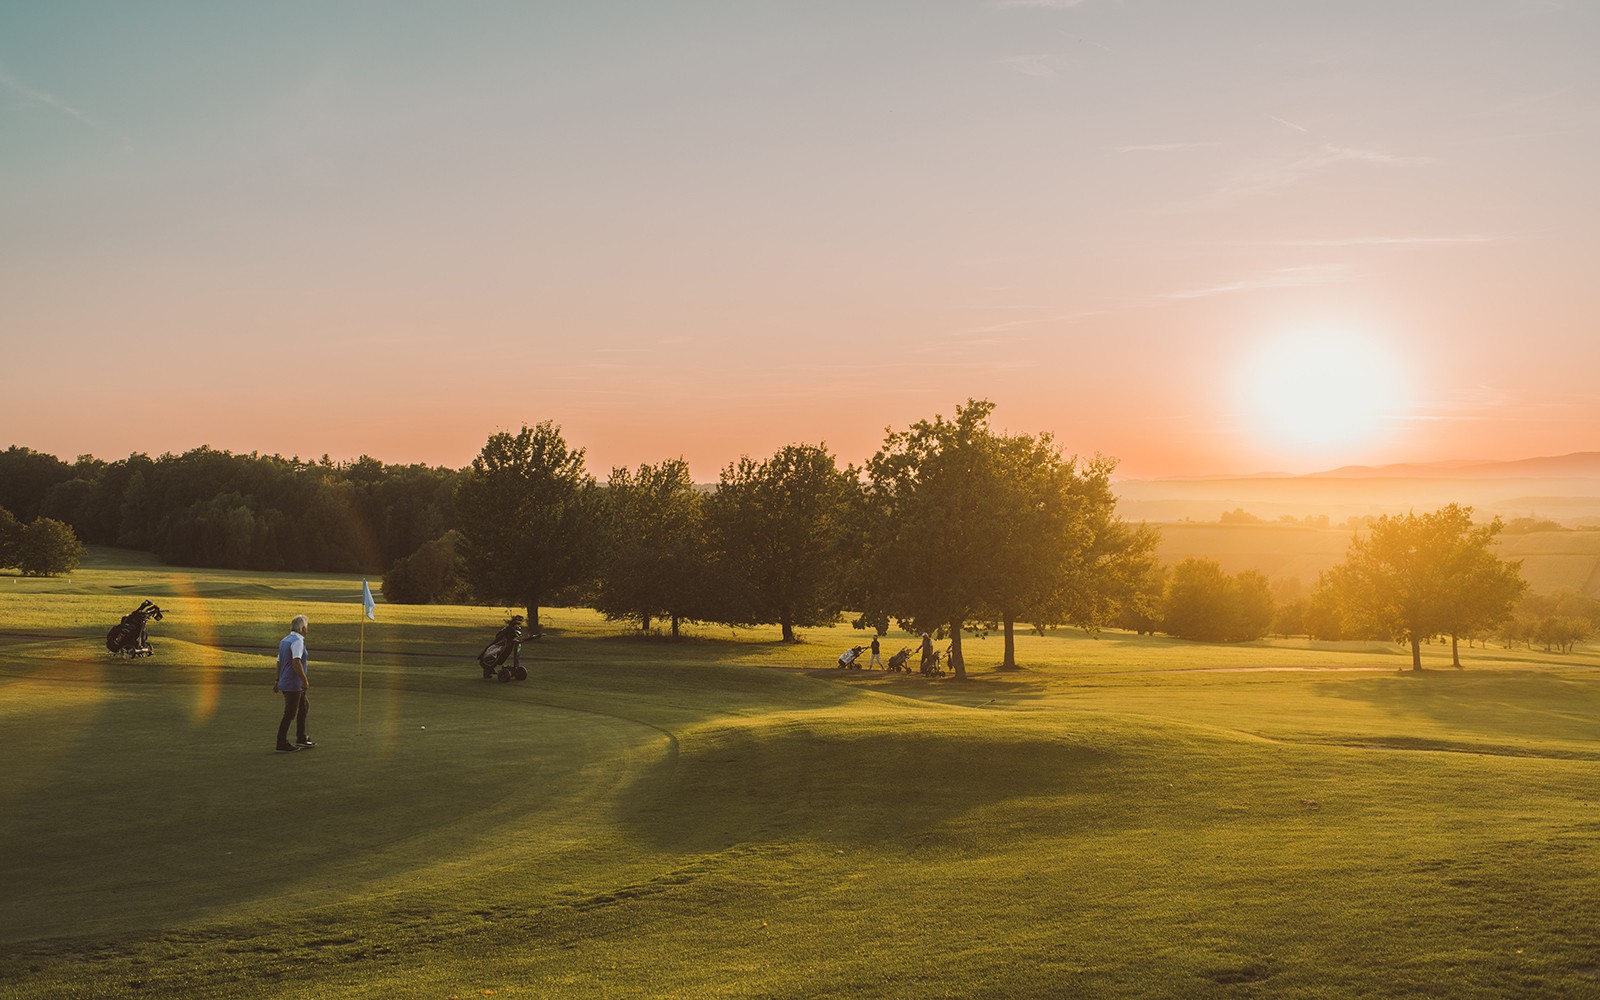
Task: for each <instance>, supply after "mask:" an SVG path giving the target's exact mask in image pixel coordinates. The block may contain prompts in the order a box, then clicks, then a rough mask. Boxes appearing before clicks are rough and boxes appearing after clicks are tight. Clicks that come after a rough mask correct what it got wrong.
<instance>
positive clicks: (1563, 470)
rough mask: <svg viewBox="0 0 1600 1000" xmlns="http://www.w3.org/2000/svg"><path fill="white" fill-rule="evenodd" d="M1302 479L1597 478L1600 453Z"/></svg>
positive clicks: (1352, 470)
mask: <svg viewBox="0 0 1600 1000" xmlns="http://www.w3.org/2000/svg"><path fill="white" fill-rule="evenodd" d="M1298 478H1305V479H1600V451H1577V452H1573V453H1572V454H1570V455H1556V456H1553V457H1547V458H1522V459H1517V460H1516V461H1511V462H1482V461H1453V462H1409V463H1403V464H1400V465H1379V466H1370V465H1346V466H1343V467H1341V468H1338V469H1330V470H1329V471H1327V472H1313V473H1311V474H1310V475H1308V476H1303V477H1298Z"/></svg>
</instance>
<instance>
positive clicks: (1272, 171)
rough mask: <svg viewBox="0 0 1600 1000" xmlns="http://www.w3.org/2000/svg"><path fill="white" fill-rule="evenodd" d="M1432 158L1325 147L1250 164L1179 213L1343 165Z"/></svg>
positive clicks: (1296, 181)
mask: <svg viewBox="0 0 1600 1000" xmlns="http://www.w3.org/2000/svg"><path fill="white" fill-rule="evenodd" d="M1433 162H1434V159H1433V157H1431V156H1403V155H1399V154H1395V153H1389V152H1386V151H1384V150H1381V149H1363V148H1358V147H1354V146H1335V145H1333V144H1331V143H1323V144H1321V145H1320V146H1318V147H1317V148H1316V149H1315V150H1314V151H1313V152H1310V153H1303V154H1301V155H1298V156H1294V157H1277V158H1273V159H1268V160H1264V161H1260V162H1257V163H1254V164H1251V165H1249V166H1247V167H1246V168H1244V169H1243V170H1240V171H1239V172H1238V173H1236V174H1235V175H1234V177H1233V178H1232V179H1231V180H1229V181H1227V182H1226V183H1224V184H1223V185H1222V187H1220V188H1219V189H1218V190H1217V191H1216V192H1215V193H1213V194H1212V195H1210V196H1209V197H1207V198H1204V199H1201V200H1199V201H1196V202H1191V203H1188V204H1185V205H1181V206H1178V208H1179V209H1201V208H1208V207H1215V206H1216V205H1218V204H1222V203H1226V202H1229V201H1235V200H1237V199H1240V198H1245V197H1249V196H1251V195H1256V194H1261V193H1264V192H1268V191H1275V190H1279V189H1282V188H1287V187H1292V186H1294V185H1296V184H1299V183H1300V182H1302V181H1304V180H1306V179H1307V178H1309V177H1312V176H1314V175H1316V174H1318V173H1321V172H1323V171H1325V170H1328V169H1330V168H1332V167H1337V166H1340V165H1343V164H1366V165H1369V166H1381V167H1416V166H1423V165H1425V164H1429V163H1433Z"/></svg>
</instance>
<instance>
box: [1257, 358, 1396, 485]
mask: <svg viewBox="0 0 1600 1000" xmlns="http://www.w3.org/2000/svg"><path fill="white" fill-rule="evenodd" d="M1398 366H1399V360H1398V359H1397V358H1396V357H1395V356H1394V355H1393V354H1392V353H1391V352H1388V351H1386V350H1385V349H1384V348H1383V347H1382V346H1381V345H1380V344H1378V343H1377V342H1375V341H1373V340H1372V339H1370V338H1367V337H1364V336H1360V335H1356V334H1350V333H1344V332H1338V331H1310V330H1307V331H1299V332H1295V333H1290V334H1286V335H1284V336H1281V337H1277V338H1274V339H1272V340H1270V341H1268V342H1267V343H1265V344H1263V345H1261V346H1260V348H1259V349H1258V351H1257V353H1256V354H1255V355H1254V357H1253V358H1252V359H1251V360H1250V361H1249V362H1248V363H1247V364H1246V365H1244V366H1243V370H1242V372H1241V385H1240V386H1239V395H1240V399H1241V401H1242V402H1243V403H1244V409H1245V411H1246V417H1247V419H1248V421H1249V424H1250V427H1251V429H1252V430H1253V432H1254V434H1255V436H1256V437H1258V438H1259V439H1260V440H1261V442H1262V443H1263V444H1264V445H1266V446H1268V447H1269V448H1270V449H1271V450H1273V451H1274V452H1277V453H1280V454H1283V455H1284V456H1285V457H1288V458H1301V459H1305V460H1308V461H1314V460H1318V459H1325V458H1330V457H1335V456H1340V455H1354V454H1359V453H1361V452H1365V451H1370V450H1372V449H1374V448H1376V447H1377V446H1379V445H1381V444H1383V443H1384V439H1385V437H1386V436H1387V435H1388V434H1389V433H1390V432H1392V430H1393V428H1394V420H1395V416H1396V414H1397V413H1398V412H1399V410H1400V406H1401V400H1400V398H1399V394H1400V392H1401V386H1402V380H1401V378H1400V374H1399V370H1398Z"/></svg>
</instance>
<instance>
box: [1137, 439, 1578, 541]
mask: <svg viewBox="0 0 1600 1000" xmlns="http://www.w3.org/2000/svg"><path fill="white" fill-rule="evenodd" d="M1113 489H1114V490H1115V491H1116V493H1117V496H1118V497H1119V498H1120V499H1121V504H1120V505H1119V509H1120V510H1121V512H1122V514H1123V516H1124V517H1128V518H1130V519H1132V520H1136V521H1138V520H1145V521H1156V522H1173V521H1186V520H1187V521H1216V520H1218V518H1219V517H1220V515H1221V514H1222V513H1223V512H1224V511H1231V510H1234V509H1235V508H1242V509H1244V510H1246V511H1248V512H1249V513H1252V514H1255V515H1256V516H1258V517H1261V518H1263V519H1265V520H1268V521H1276V520H1278V519H1279V518H1281V517H1283V516H1285V515H1287V516H1291V517H1295V518H1301V517H1305V516H1306V515H1308V514H1311V515H1317V514H1326V515H1328V518H1329V520H1330V521H1332V522H1333V523H1335V524H1338V523H1340V522H1342V521H1344V520H1346V519H1348V518H1350V517H1352V516H1357V517H1359V516H1364V515H1368V514H1374V515H1376V514H1394V513H1404V512H1405V511H1408V510H1418V511H1422V510H1433V509H1436V508H1438V507H1442V506H1444V505H1445V504H1447V503H1460V504H1465V505H1467V506H1470V507H1472V508H1473V509H1474V512H1475V513H1476V514H1477V515H1479V516H1481V517H1483V518H1484V519H1487V518H1489V517H1492V516H1494V515H1497V514H1498V515H1499V516H1501V517H1503V518H1506V519H1508V520H1509V519H1511V518H1515V517H1540V518H1547V519H1549V520H1553V521H1556V522H1558V523H1560V524H1561V525H1563V526H1564V527H1568V528H1586V527H1600V452H1593V451H1585V452H1576V453H1574V454H1571V455H1560V456H1554V457H1548V458H1528V459H1521V460H1518V461H1512V462H1480V461H1450V462H1428V463H1408V464H1403V465H1383V466H1359V465H1352V466H1346V467H1344V468H1342V469H1333V470H1330V471H1328V472H1320V473H1314V474H1311V475H1305V476H1282V475H1276V474H1267V475H1261V476H1236V477H1232V478H1207V479H1129V480H1121V481H1119V482H1116V483H1114V484H1113Z"/></svg>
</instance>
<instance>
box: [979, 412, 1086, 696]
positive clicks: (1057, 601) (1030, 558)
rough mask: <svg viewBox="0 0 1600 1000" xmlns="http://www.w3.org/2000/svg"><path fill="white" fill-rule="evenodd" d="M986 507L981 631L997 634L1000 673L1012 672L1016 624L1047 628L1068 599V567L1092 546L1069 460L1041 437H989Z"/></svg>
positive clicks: (1060, 615)
mask: <svg viewBox="0 0 1600 1000" xmlns="http://www.w3.org/2000/svg"><path fill="white" fill-rule="evenodd" d="M991 445H992V449H993V452H992V454H993V460H994V461H993V466H992V468H991V473H992V475H993V477H994V481H993V482H992V483H991V484H989V494H990V495H989V499H988V508H989V516H990V519H991V521H992V527H993V529H994V530H993V544H994V546H995V548H994V549H993V550H992V551H991V552H990V553H989V556H990V558H988V559H987V560H986V566H985V567H984V568H985V569H986V570H987V571H988V573H989V579H988V580H986V581H984V584H983V590H984V594H985V603H986V604H987V605H988V607H987V608H986V609H985V612H984V613H985V619H986V620H985V622H984V625H985V627H986V628H996V627H998V628H999V629H1000V630H1001V633H1002V636H1003V653H1002V658H1001V663H1000V669H1002V670H1014V669H1016V666H1017V658H1016V639H1015V627H1016V623H1017V621H1018V620H1019V619H1020V620H1022V621H1031V622H1034V623H1042V622H1045V621H1047V620H1048V621H1049V622H1050V623H1051V624H1054V623H1055V622H1056V621H1057V620H1059V619H1061V618H1063V617H1065V615H1066V614H1067V609H1066V607H1065V605H1066V603H1067V602H1068V601H1069V600H1070V596H1071V595H1069V582H1068V573H1069V567H1071V566H1072V564H1073V563H1075V562H1080V561H1081V559H1082V556H1083V554H1084V553H1085V552H1086V551H1087V550H1088V548H1089V546H1090V544H1091V542H1092V541H1093V539H1092V536H1091V533H1090V527H1089V524H1088V520H1087V518H1086V517H1085V516H1084V515H1085V514H1086V512H1085V511H1083V510H1081V509H1080V508H1081V507H1082V505H1083V504H1082V501H1084V500H1085V499H1086V497H1085V496H1084V495H1083V494H1082V493H1081V492H1080V491H1079V490H1077V489H1076V487H1077V486H1078V485H1079V483H1078V482H1077V479H1078V477H1077V475H1076V474H1075V472H1076V470H1075V468H1074V462H1072V461H1069V460H1067V459H1065V458H1063V457H1062V455H1061V452H1060V450H1059V449H1057V448H1056V447H1055V445H1054V443H1053V442H1052V440H1051V437H1050V435H1049V434H1041V435H1040V436H1039V437H1037V438H1035V437H1032V436H1030V435H1026V434H1013V435H1005V436H995V437H994V438H993V439H992V440H991Z"/></svg>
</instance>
